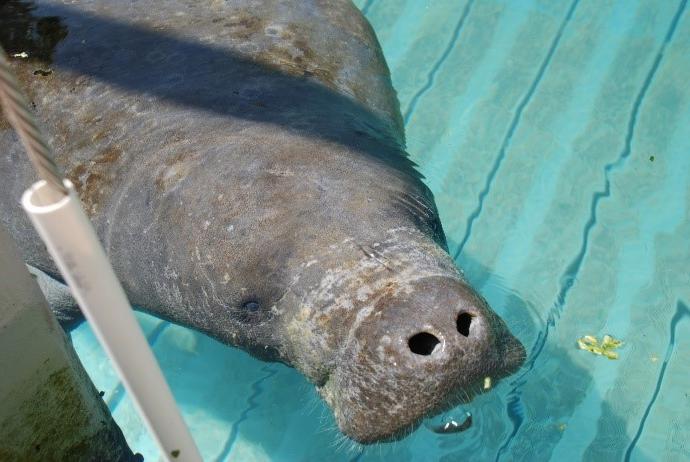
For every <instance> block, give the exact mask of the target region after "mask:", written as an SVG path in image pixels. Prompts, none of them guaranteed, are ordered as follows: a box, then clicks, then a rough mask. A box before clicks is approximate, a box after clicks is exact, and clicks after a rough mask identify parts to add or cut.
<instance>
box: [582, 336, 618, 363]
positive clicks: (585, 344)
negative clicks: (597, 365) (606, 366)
mask: <svg viewBox="0 0 690 462" xmlns="http://www.w3.org/2000/svg"><path fill="white" fill-rule="evenodd" d="M621 345H623V342H622V341H620V340H618V339H616V338H614V337H612V336H610V335H604V338H603V339H601V343H599V340H597V338H596V337H594V336H592V335H585V336H584V337H581V338H579V339H578V340H577V346H578V347H579V348H580V349H581V350H586V351H589V352H590V353H594V354H595V355H599V356H605V357H607V358H608V359H618V353H617V352H615V351H613V350H615V349H616V348H618V347H620V346H621Z"/></svg>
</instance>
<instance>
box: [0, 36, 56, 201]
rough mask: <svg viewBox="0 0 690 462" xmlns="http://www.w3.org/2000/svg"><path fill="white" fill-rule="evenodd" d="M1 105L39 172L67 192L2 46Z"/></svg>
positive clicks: (49, 182) (0, 67) (0, 62)
mask: <svg viewBox="0 0 690 462" xmlns="http://www.w3.org/2000/svg"><path fill="white" fill-rule="evenodd" d="M0 106H2V107H3V108H4V109H5V116H6V117H7V120H8V121H9V123H10V125H12V127H14V129H15V130H16V131H17V134H19V138H20V139H21V141H22V144H23V145H24V148H25V149H26V153H27V154H28V155H29V160H30V161H31V163H32V164H33V166H34V168H35V169H36V171H37V172H38V175H39V176H40V177H41V178H43V179H44V180H45V181H46V182H47V183H48V184H49V185H50V186H52V187H53V188H55V189H56V190H58V191H59V192H61V193H63V194H67V193H68V192H67V188H65V185H64V184H63V182H62V180H63V175H62V173H60V169H59V168H58V166H57V164H56V163H55V161H54V160H53V151H52V149H51V148H50V145H49V144H48V141H47V139H46V137H45V135H44V134H43V132H42V131H41V129H40V128H39V126H38V124H37V123H36V119H35V117H34V115H33V114H32V113H31V109H30V108H29V103H28V101H27V99H26V97H25V96H24V93H22V90H21V88H20V86H19V82H18V81H17V78H16V77H15V76H14V73H13V72H12V69H11V68H10V63H9V60H8V59H7V55H6V54H5V50H3V48H2V47H1V46H0Z"/></svg>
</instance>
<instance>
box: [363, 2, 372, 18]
mask: <svg viewBox="0 0 690 462" xmlns="http://www.w3.org/2000/svg"><path fill="white" fill-rule="evenodd" d="M373 4H374V0H367V2H366V3H365V4H364V6H362V14H363V15H364V16H366V15H367V13H368V12H369V8H371V5H373Z"/></svg>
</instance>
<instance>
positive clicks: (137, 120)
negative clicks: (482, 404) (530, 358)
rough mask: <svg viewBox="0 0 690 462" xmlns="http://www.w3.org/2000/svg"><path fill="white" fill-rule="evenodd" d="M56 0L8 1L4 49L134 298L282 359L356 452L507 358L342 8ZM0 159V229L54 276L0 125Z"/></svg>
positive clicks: (374, 58) (406, 425) (239, 1)
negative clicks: (23, 205) (69, 0)
mask: <svg viewBox="0 0 690 462" xmlns="http://www.w3.org/2000/svg"><path fill="white" fill-rule="evenodd" d="M63 3H66V2H62V1H58V0H51V1H48V0H46V1H43V0H41V1H36V2H31V3H25V2H6V3H5V4H4V5H3V6H2V7H0V8H3V9H4V11H3V12H2V14H1V15H0V18H1V19H0V21H1V22H2V24H0V25H1V26H2V27H0V30H2V32H0V39H1V40H2V45H3V46H4V47H5V49H6V50H7V52H8V54H9V55H10V56H13V58H12V65H13V68H14V70H15V71H16V73H17V75H18V76H19V79H20V81H21V83H22V84H23V86H24V87H25V89H26V91H27V92H28V94H29V97H30V99H31V101H32V104H33V106H34V108H35V112H36V115H37V117H38V118H39V120H40V121H41V123H42V124H43V125H44V127H45V128H46V131H47V133H49V134H50V141H51V143H52V146H53V147H54V148H55V151H56V154H55V156H56V161H57V163H58V164H59V165H60V166H61V167H62V168H63V169H64V172H65V174H66V176H67V177H68V178H69V179H70V180H71V181H72V183H73V184H74V185H75V186H76V189H77V191H78V194H79V197H80V199H81V201H82V203H83V206H84V208H85V210H86V211H87V213H88V215H89V217H90V218H91V220H92V222H93V224H94V226H95V228H96V230H97V233H98V235H99V237H100V239H101V241H102V243H103V245H104V247H105V249H106V251H107V253H108V255H109V257H110V260H111V262H112V264H113V267H114V268H115V271H116V273H117V275H118V277H119V278H120V280H121V281H122V284H123V286H124V288H125V290H126V292H127V295H128V297H129V299H130V301H131V302H132V304H133V305H134V306H136V307H138V308H139V309H141V310H144V311H146V312H148V313H152V314H154V315H156V316H159V317H161V318H164V319H167V320H169V321H171V322H174V323H177V324H180V325H183V326H188V327H190V328H193V329H196V330H198V331H200V332H203V333H205V334H208V335H209V336H212V337H214V338H216V339H218V340H220V341H222V342H224V343H226V344H228V345H233V346H237V347H240V348H242V349H244V350H246V351H248V352H249V353H251V354H252V355H254V356H255V357H257V358H259V359H262V360H265V361H281V362H283V363H285V364H288V365H290V366H292V367H294V368H296V369H298V370H299V371H301V373H303V374H304V375H305V376H306V377H307V378H308V380H309V381H311V382H312V383H313V384H314V386H315V387H316V389H317V390H318V393H319V394H320V395H321V396H322V397H323V399H324V400H325V401H326V403H327V404H328V405H329V406H330V408H331V409H332V411H333V413H334V416H335V420H336V422H337V424H338V426H339V428H340V430H341V431H342V432H343V433H344V434H345V435H346V436H348V437H349V438H351V439H353V440H355V441H358V442H361V443H372V442H377V441H387V440H394V439H397V438H400V437H402V436H404V435H405V434H406V432H409V431H410V430H411V429H413V428H415V427H416V425H418V424H419V422H420V421H421V420H422V419H423V418H425V417H427V416H430V415H433V414H435V413H438V412H441V411H442V410H444V409H446V408H448V407H450V406H453V405H456V404H458V403H459V402H460V401H462V400H467V399H470V398H471V397H472V395H473V394H474V393H475V392H476V391H477V390H478V389H481V383H482V380H483V379H484V378H485V377H491V378H492V379H493V380H494V382H495V381H497V380H498V379H500V378H501V377H505V376H506V375H508V374H510V373H512V372H514V371H515V370H516V369H517V368H519V367H520V365H521V364H522V363H523V361H524V348H523V347H522V345H521V344H520V342H519V341H518V340H517V339H516V338H515V337H514V336H513V335H512V334H511V333H510V331H509V329H508V328H507V326H506V325H505V323H504V322H503V321H502V320H501V319H500V318H499V317H498V316H497V315H496V314H495V313H494V312H493V311H492V310H491V308H490V307H489V306H488V304H487V302H486V301H485V300H484V299H483V298H482V297H481V296H480V295H479V294H478V293H477V291H475V290H474V289H473V288H472V287H470V285H469V284H468V282H467V281H466V279H465V278H464V277H463V273H462V272H461V271H460V270H459V269H458V268H457V267H456V265H455V264H454V262H453V260H452V259H451V257H450V256H449V255H448V249H447V244H446V239H445V236H444V232H443V228H442V226H441V223H440V221H439V216H438V213H437V210H436V206H435V204H434V199H433V196H432V194H431V192H430V190H429V189H428V188H427V187H426V186H425V184H424V182H423V177H422V176H421V175H420V173H419V172H418V171H417V169H416V166H415V164H414V163H413V162H412V161H411V160H410V159H409V157H408V156H407V154H406V152H405V139H404V130H403V124H402V119H401V116H400V110H399V104H398V101H397V98H396V94H395V91H394V90H393V87H392V84H391V79H390V75H389V71H388V68H387V65H386V62H385V60H384V57H383V54H382V51H381V48H380V46H379V44H378V42H377V39H376V37H375V35H374V32H373V30H372V28H371V27H370V25H369V24H368V23H367V21H366V19H365V18H364V17H363V16H362V15H361V13H360V12H359V11H358V10H357V9H356V7H355V6H354V5H352V4H351V3H350V2H349V1H346V0H293V1H285V0H235V1H221V0H214V1H198V0H171V1H167V2H164V3H161V2H156V1H153V0H135V1H130V0H127V1H124V0H117V1H113V0H107V1H106V0H83V1H80V2H74V4H70V5H65V4H63ZM0 153H2V154H1V155H0V175H1V178H2V183H1V185H0V207H1V210H2V218H1V219H2V223H3V224H4V225H5V226H6V227H7V228H8V229H9V230H10V231H11V233H12V235H13V237H14V239H15V240H16V241H17V243H18V245H19V246H20V247H21V249H22V252H23V257H24V259H25V261H26V263H27V264H29V265H31V266H33V267H35V268H37V269H38V270H40V271H41V272H43V273H45V274H47V275H48V276H50V277H51V278H55V279H57V280H59V277H60V276H59V274H58V272H57V270H56V267H55V265H54V264H53V262H52V261H51V259H50V258H49V256H48V255H47V253H46V251H45V249H44V247H43V245H42V244H41V242H40V240H39V238H38V237H37V235H36V233H35V232H34V230H33V229H32V227H31V225H30V223H29V221H28V220H27V218H26V217H25V216H24V213H23V211H22V210H21V209H20V207H19V206H18V199H19V197H20V195H21V193H22V191H23V190H24V189H25V188H27V187H28V186H29V185H30V184H31V183H32V182H33V181H35V179H36V178H35V176H34V173H33V171H32V170H31V167H30V165H29V163H28V161H27V160H26V156H25V154H24V152H23V149H22V147H21V146H20V144H19V142H18V139H17V136H16V135H15V133H14V132H13V131H12V130H10V128H9V126H8V124H7V122H6V121H5V120H3V119H0ZM62 305H64V301H63V303H62Z"/></svg>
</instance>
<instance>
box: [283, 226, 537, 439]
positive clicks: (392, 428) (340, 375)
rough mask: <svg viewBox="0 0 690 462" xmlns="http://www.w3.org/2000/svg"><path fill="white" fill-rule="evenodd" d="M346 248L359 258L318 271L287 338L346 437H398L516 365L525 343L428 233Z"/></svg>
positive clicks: (400, 234) (402, 232) (404, 232)
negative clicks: (492, 308)
mask: <svg viewBox="0 0 690 462" xmlns="http://www.w3.org/2000/svg"><path fill="white" fill-rule="evenodd" d="M347 249H349V250H350V251H351V253H352V255H355V254H359V259H356V260H355V261H353V260H351V262H350V263H349V264H344V265H341V266H339V267H337V268H331V269H328V270H326V271H323V273H322V278H321V281H320V283H319V284H318V285H317V286H316V287H314V288H313V290H312V291H311V292H310V294H309V295H310V296H306V297H305V298H304V299H303V300H304V301H303V302H302V305H301V310H300V313H301V315H300V316H298V317H297V318H296V319H295V320H294V321H293V322H292V323H289V324H288V332H290V333H289V334H288V336H289V337H290V338H291V340H292V341H293V342H294V341H295V340H296V342H297V345H298V347H297V348H296V351H295V353H294V357H296V358H300V359H299V360H297V361H296V366H297V367H298V368H299V369H301V370H302V371H303V372H304V373H305V374H306V375H307V376H308V377H310V378H311V379H312V380H313V381H314V382H316V385H317V389H318V391H319V393H320V394H321V396H322V397H323V398H324V400H325V401H326V402H327V403H328V405H329V406H330V407H331V408H332V410H333V413H334V415H335V420H336V422H337V424H338V427H339V428H340V430H341V431H342V433H344V434H345V435H347V436H348V437H350V438H351V439H353V440H355V441H357V442H360V443H372V442H377V441H386V440H394V439H398V438H400V437H402V436H404V435H406V434H407V433H409V432H410V431H411V430H413V429H414V428H416V426H417V425H418V424H419V423H420V422H421V420H422V419H423V418H425V417H429V416H432V415H434V414H436V413H439V412H441V411H443V410H445V409H447V408H449V407H452V406H454V405H457V404H460V403H461V402H467V401H470V400H471V399H472V396H473V395H474V394H476V393H477V392H479V391H481V390H482V384H483V382H484V379H485V378H486V377H490V378H491V380H492V382H494V383H495V381H497V380H498V379H500V378H501V377H504V376H506V375H508V374H511V373H512V372H514V371H516V370H517V369H518V368H519V367H520V366H521V365H522V363H523V361H524V357H525V350H524V347H523V346H522V344H521V343H520V342H519V341H518V340H517V339H516V338H515V337H514V336H513V335H512V334H511V333H510V332H509V330H508V329H507V327H506V325H505V324H504V322H503V321H502V320H501V319H500V318H499V317H498V316H497V315H496V314H495V313H494V312H493V311H492V310H491V308H490V307H489V306H488V304H487V302H486V301H485V300H484V299H483V298H482V297H481V296H480V295H479V294H478V293H477V292H476V291H475V290H474V289H473V288H472V287H470V285H469V284H468V283H467V282H466V281H465V279H464V278H463V276H462V274H461V273H460V272H459V271H458V270H457V269H456V268H455V266H454V264H453V262H452V260H451V259H450V257H449V256H448V254H447V253H446V252H445V251H444V250H443V249H442V248H441V247H440V246H439V245H437V244H436V243H434V242H433V241H431V240H428V239H423V238H419V235H417V234H416V233H415V232H411V231H409V230H396V231H395V232H392V233H390V235H389V236H388V239H386V240H384V241H382V242H376V243H373V244H371V245H361V244H358V243H355V242H346V243H343V244H342V248H341V249H340V251H339V252H337V253H339V254H340V256H339V258H338V259H339V261H341V262H343V261H347V258H345V256H344V254H346V253H348V251H347ZM315 266H318V265H315ZM297 326H299V327H297ZM291 329H292V330H291Z"/></svg>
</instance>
